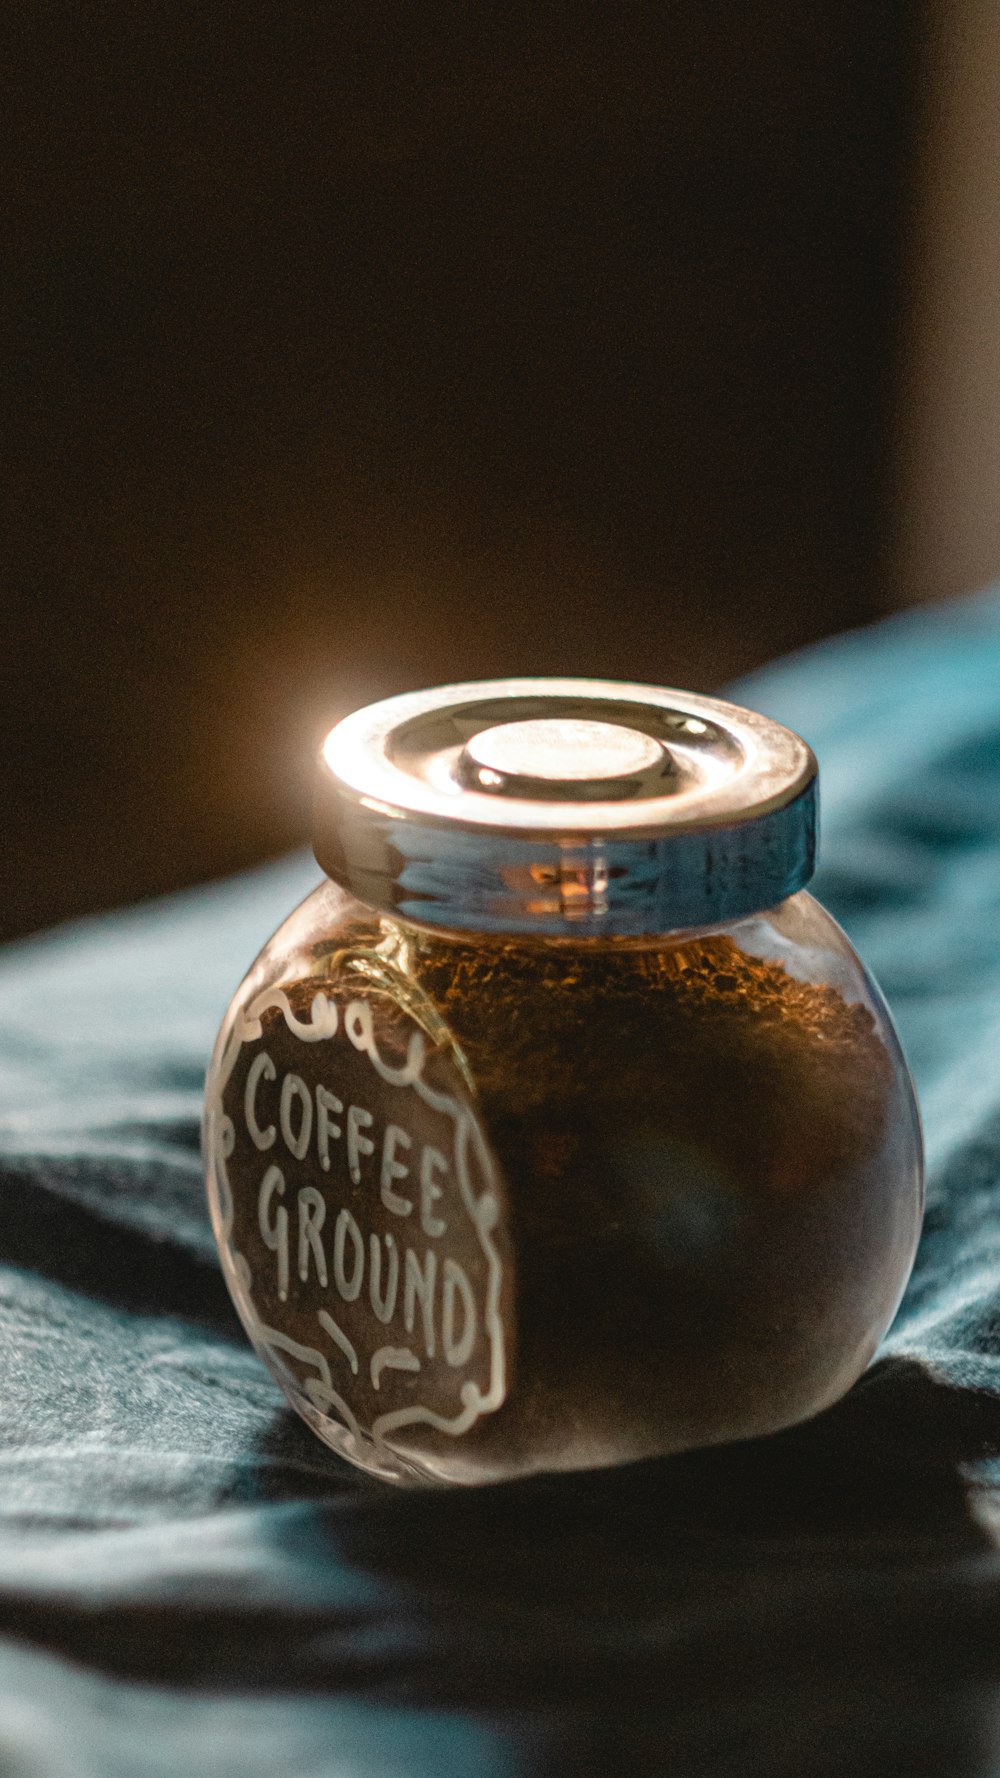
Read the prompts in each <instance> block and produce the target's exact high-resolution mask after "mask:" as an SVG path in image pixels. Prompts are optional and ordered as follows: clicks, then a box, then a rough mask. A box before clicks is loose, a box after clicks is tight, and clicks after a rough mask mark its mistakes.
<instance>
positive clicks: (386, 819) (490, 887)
mask: <svg viewBox="0 0 1000 1778" xmlns="http://www.w3.org/2000/svg"><path fill="white" fill-rule="evenodd" d="M816 771H817V768H816V761H815V759H814V757H813V754H812V752H811V751H810V749H809V748H808V747H807V746H806V743H805V742H804V741H803V740H801V739H800V738H799V736H798V735H796V734H793V733H792V731H791V730H790V729H787V728H783V727H782V725H781V724H780V723H777V722H772V721H771V720H770V719H769V718H768V717H765V716H759V715H757V714H756V713H755V712H754V711H752V710H744V709H741V708H740V707H739V706H738V705H736V704H728V703H724V702H723V701H722V700H721V699H719V698H707V697H700V696H696V695H695V694H694V693H691V692H683V691H668V690H665V689H663V688H662V687H660V686H654V685H626V684H619V683H617V682H616V681H614V680H606V679H497V680H482V681H479V682H474V683H471V684H466V685H444V686H438V687H436V688H435V689H434V690H432V691H420V692H412V693H407V694H405V695H404V696H402V697H395V698H386V699H384V700H383V701H382V702H381V703H378V704H370V705H368V706H367V707H366V708H365V709H363V710H356V711H355V712H354V714H353V715H351V716H347V717H345V718H344V720H343V721H342V722H340V723H338V724H337V726H336V728H334V729H332V730H331V732H330V734H329V735H328V736H327V738H326V741H325V743H324V745H323V749H322V753H321V756H320V766H319V782H318V788H317V796H316V811H315V832H314V844H315V851H316V857H317V859H318V860H319V863H320V864H321V865H322V867H323V869H324V870H325V871H326V873H327V874H328V876H331V877H333V878H334V880H335V881H336V882H338V883H341V884H342V885H343V886H344V887H345V888H346V889H349V890H350V891H351V893H352V894H354V895H356V896H357V897H358V898H359V900H361V901H365V902H368V903H370V904H372V905H374V906H375V907H378V908H382V909H385V910H387V911H391V912H394V913H398V914H401V915H403V916H405V917H406V918H407V919H410V920H416V921H419V922H421V923H422V924H424V925H427V926H434V927H446V928H450V929H453V930H468V929H473V930H476V931H483V932H511V933H513V932H540V933H549V934H551V935H556V936H558V935H560V934H562V935H566V934H576V935H578V936H581V935H584V934H599V933H632V934H636V935H639V934H644V933H645V934H651V933H656V932H669V931H672V930H677V929H678V928H681V927H690V926H710V925H714V924H717V923H719V922H722V921H726V920H732V919H737V918H739V917H741V916H742V915H745V914H750V913H753V912H755V911H758V910H760V909H762V908H767V907H773V906H774V905H775V904H776V903H777V902H779V901H782V900H784V898H785V896H786V895H791V894H792V893H794V891H795V890H797V889H801V888H802V887H803V885H804V884H805V883H807V882H808V881H809V878H810V877H811V875H812V872H813V866H814V861H815V842H816Z"/></svg>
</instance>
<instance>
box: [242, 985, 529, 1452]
mask: <svg viewBox="0 0 1000 1778" xmlns="http://www.w3.org/2000/svg"><path fill="white" fill-rule="evenodd" d="M315 989H316V984H315V982H312V983H306V984H301V985H300V986H299V987H297V988H295V987H292V988H288V989H278V988H271V989H267V990H265V991H264V992H263V993H261V994H260V995H259V996H258V997H257V998H256V999H255V1000H253V1001H252V1002H251V1003H250V1004H249V1005H248V1006H247V1007H246V1009H245V1010H243V1011H242V1012H241V1013H238V1014H237V1019H236V1024H235V1027H234V1029H233V1031H232V1033H231V1035H230V1037H229V1040H228V1043H227V1045H226V1048H225V1050H224V1053H223V1055H222V1057H221V1059H220V1062H219V1064H218V1067H217V1068H216V1070H215V1071H214V1073H213V1080H212V1085H211V1090H210V1097H209V1107H208V1141H209V1145H210V1149H211V1157H212V1161H213V1170H214V1176H215V1181H216V1203H215V1206H214V1208H215V1213H216V1222H217V1234H218V1237H219V1246H220V1251H221V1253H222V1257H223V1263H224V1266H225V1270H226V1274H227V1279H228V1282H229V1285H230V1289H231V1290H232V1292H233V1295H234V1298H235V1300H236V1302H237V1305H238V1307H239V1308H240V1312H241V1314H242V1316H243V1319H244V1321H245V1323H246V1325H247V1327H248V1330H249V1331H250V1333H251V1337H252V1338H253V1339H254V1341H255V1343H256V1344H257V1346H258V1347H259V1348H260V1349H261V1351H262V1352H263V1353H264V1355H265V1356H266V1357H267V1358H268V1359H269V1361H270V1362H271V1363H272V1364H274V1365H275V1367H276V1368H277V1369H278V1370H279V1371H280V1372H282V1373H283V1374H285V1375H288V1373H289V1372H291V1373H292V1374H293V1375H294V1378H295V1381H296V1384H297V1386H298V1388H299V1389H300V1390H304V1392H305V1394H306V1395H307V1396H308V1398H309V1400H310V1401H311V1402H312V1404H313V1406H314V1408H316V1409H317V1410H318V1411H319V1412H320V1413H321V1414H324V1415H326V1414H330V1415H332V1416H333V1417H334V1418H335V1419H338V1420H341V1421H342V1422H343V1423H344V1425H345V1426H346V1427H347V1428H348V1430H349V1434H350V1436H351V1438H352V1440H353V1441H354V1443H355V1444H356V1446H358V1447H359V1454H360V1448H361V1447H365V1448H368V1449H370V1448H371V1444H372V1443H374V1445H375V1446H376V1447H378V1446H379V1445H382V1444H384V1442H385V1441H386V1440H388V1439H390V1438H391V1437H392V1435H393V1434H394V1433H397V1434H398V1433H401V1432H402V1430H403V1429H404V1428H406V1427H414V1426H420V1425H425V1426H429V1427H434V1428H436V1429H437V1430H438V1431H439V1432H441V1433H446V1434H449V1435H450V1436H452V1437H458V1436H459V1435H460V1434H462V1433H464V1432H466V1431H467V1430H468V1429H469V1427H471V1426H472V1425H473V1424H474V1423H475V1421H476V1420H477V1419H478V1418H479V1417H480V1415H483V1414H488V1413H491V1412H493V1411H494V1410H495V1409H497V1408H498V1407H499V1406H500V1405H501V1403H502V1402H503V1400H504V1396H505V1392H506V1372H507V1353H506V1350H505V1339H504V1321H503V1313H502V1310H503V1302H504V1300H505V1297H506V1294H507V1293H508V1292H509V1289H510V1277H509V1273H510V1250H509V1246H508V1243H507V1238H506V1227H505V1218H504V1217H503V1215H502V1209H503V1202H502V1184H501V1181H500V1173H499V1169H498V1167H497V1164H496V1162H495V1160H494V1157H493V1155H492V1152H491V1150H490V1147H489V1144H488V1142H487V1140H486V1138H485V1136H484V1134H483V1131H482V1129H481V1128H480V1125H479V1121H478V1118H477V1116H476V1112H475V1109H474V1104H473V1099H472V1095H471V1092H470V1089H469V1087H468V1086H467V1084H466V1082H465V1080H464V1078H463V1075H462V1071H461V1065H460V1062H459V1059H458V1056H457V1053H456V1052H455V1050H454V1046H453V1045H452V1044H451V1042H450V1040H449V1039H448V1036H447V1033H446V1032H444V1031H443V1030H437V1029H432V1028H431V1023H430V1020H423V1021H421V1020H418V1018H417V1017H416V1016H414V1013H413V1012H412V1011H411V1010H410V1009H409V1007H405V1006H404V1005H402V1004H401V1003H400V993H399V991H398V990H397V989H395V988H394V985H393V984H392V983H391V982H390V981H387V980H386V979H385V977H384V976H382V977H381V978H380V977H377V976H376V977H372V976H369V979H364V978H363V977H360V978H353V979H352V978H351V977H350V976H348V977H347V980H346V983H345V985H344V986H341V985H340V984H339V983H337V982H334V983H332V984H331V983H329V982H324V984H323V987H322V990H320V991H315ZM434 1018H436V1015H434V1014H433V1010H432V1009H431V1020H433V1019H434ZM438 1024H440V1021H438ZM404 1443H405V1440H404Z"/></svg>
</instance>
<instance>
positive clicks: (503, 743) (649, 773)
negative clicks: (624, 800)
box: [458, 716, 676, 801]
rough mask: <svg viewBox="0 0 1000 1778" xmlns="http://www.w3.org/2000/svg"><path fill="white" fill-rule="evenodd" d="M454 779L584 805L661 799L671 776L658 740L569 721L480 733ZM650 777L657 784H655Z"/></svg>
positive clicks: (495, 792) (536, 720) (611, 725)
mask: <svg viewBox="0 0 1000 1778" xmlns="http://www.w3.org/2000/svg"><path fill="white" fill-rule="evenodd" d="M458 775H459V778H460V780H461V782H462V783H463V784H464V785H465V787H466V788H467V789H469V790H485V791H487V792H488V793H489V794H490V795H492V796H516V797H546V798H551V797H558V798H565V796H566V795H567V793H570V794H571V796H572V797H573V798H578V797H583V798H586V799H587V800H588V801H589V800H591V799H594V800H596V799H597V798H599V797H622V796H629V795H637V794H646V795H651V794H652V795H660V796H663V795H665V794H666V793H667V792H668V791H669V788H670V785H669V783H668V782H667V781H668V780H669V779H670V778H671V777H674V776H676V767H675V764H674V760H673V757H672V755H671V754H670V752H669V751H668V749H667V748H666V747H665V746H664V745H663V743H662V741H658V740H657V739H656V737H655V736H654V735H647V734H644V733H643V732H642V731H641V730H640V729H634V728H626V727H625V725H624V723H620V722H595V721H591V720H589V719H586V718H581V717H571V716H540V717H533V718H532V717H528V718H526V719H524V720H522V721H520V722H500V723H496V724H495V725H494V726H493V727H492V728H487V729H481V730H480V731H479V733H478V734H475V735H472V736H471V737H470V739H469V740H468V741H467V742H466V743H465V746H464V747H463V749H462V753H461V756H460V759H459V764H458ZM654 779H658V780H660V782H659V783H658V784H653V783H652V782H651V781H652V780H654Z"/></svg>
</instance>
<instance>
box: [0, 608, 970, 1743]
mask: <svg viewBox="0 0 1000 1778" xmlns="http://www.w3.org/2000/svg"><path fill="white" fill-rule="evenodd" d="M735 695H737V696H739V697H741V698H742V699H744V700H745V701H747V702H749V703H753V704H755V705H757V706H758V707H759V708H761V709H764V710H766V711H768V712H770V713H772V714H774V715H776V716H778V717H780V718H782V719H783V720H785V721H788V722H790V723H791V724H792V725H793V726H795V727H797V728H799V729H800V730H801V731H802V732H804V733H805V734H806V736H807V737H808V738H809V739H810V740H811V741H812V743H813V745H814V746H815V748H816V750H817V752H818V754H819V757H820V762H821V767H822V774H823V835H822V854H821V855H822V858H823V864H822V869H821V874H820V877H819V878H818V880H817V884H816V888H817V893H818V894H819V895H820V896H821V898H822V899H823V900H824V901H826V902H827V904H828V905H829V906H830V907H831V908H832V910H833V911H834V912H835V913H836V914H837V915H838V917H839V918H840V919H841V920H842V921H843V923H844V924H845V925H846V927H847V928H848V930H849V932H850V933H851V935H852V937H853V939H854V941H855V943H856V944H857V946H858V948H859V950H860V951H861V953H862V955H863V957H864V958H865V961H866V962H867V963H868V964H869V965H870V967H871V968H872V969H873V970H874V972H875V974H876V976H877V977H878V978H879V980H880V982H881V984H882V987H883V989H884V990H885V992H886V994H887V996H888V999H889V1001H890V1004H891V1006H892V1008H893V1010H894V1013H895V1015H896V1018H897V1021H898V1023H899V1026H900V1030H901V1032H902V1036H903V1039H904V1043H905V1044H906V1047H907V1049H908V1053H909V1056H910V1059H911V1062H912V1064H913V1067H914V1070H915V1073H916V1075H917V1079H918V1084H919V1087H920V1090H921V1094H922V1099H923V1106H924V1113H925V1120H926V1132H927V1141H928V1152H929V1163H930V1177H929V1198H928V1211H927V1223H926V1230H925V1235H924V1239H923V1242H922V1245H921V1249H920V1253H919V1257H918V1262H917V1267H916V1271H915V1273H914V1277H913V1280H912V1284H911V1287H910V1290H909V1292H908V1294H907V1297H906V1300H905V1303H904V1305H903V1309H902V1311H901V1313H900V1315H899V1317H898V1319H897V1322H896V1325H895V1327H894V1328H893V1330H892V1332H891V1334H890V1336H889V1338H888V1340H887V1341H886V1344H885V1347H884V1350H883V1352H882V1354H881V1355H880V1357H879V1359H878V1360H877V1361H876V1363H875V1364H874V1365H873V1366H872V1368H871V1369H870V1370H869V1372H868V1373H867V1375H866V1377H865V1378H864V1379H862V1381H861V1383H860V1384H859V1385H858V1386H857V1387H856V1388H855V1390H854V1391H852V1393H851V1395H850V1396H849V1397H848V1398H847V1400H846V1401H844V1402H843V1403H841V1404H839V1405H838V1407H836V1408H835V1409H833V1410H831V1411H830V1412H829V1413H827V1414H825V1415H823V1416H822V1417H821V1418H820V1419H819V1420H817V1421H814V1422H813V1423H812V1424H811V1425H809V1426H806V1427H801V1428H797V1429H795V1430H794V1431H791V1432H788V1433H783V1434H781V1435H779V1436H778V1437H776V1438H772V1439H767V1440H761V1441H758V1442H756V1443H753V1444H748V1445H745V1446H741V1447H736V1448H732V1449H729V1450H725V1451H715V1452H711V1453H699V1454H692V1455H691V1456H689V1457H683V1458H678V1459H673V1460H670V1461H666V1462H662V1463H651V1464H643V1465H639V1466H636V1467H634V1468H631V1469H627V1470H621V1471H616V1472H606V1473H604V1474H601V1475H596V1476H582V1477H561V1478H542V1479H539V1480H535V1481H531V1482H528V1483H523V1484H517V1485H514V1486H508V1487H496V1488H488V1489H484V1490H474V1491H471V1492H456V1493H453V1492H449V1491H442V1492H428V1493H424V1492H416V1493H406V1492H396V1491H392V1490H388V1489H384V1488H383V1487H381V1486H380V1485H378V1484H375V1483H370V1482H368V1481H366V1480H365V1479H364V1478H363V1477H361V1476H359V1475H357V1474H356V1473H354V1472H353V1471H348V1470H346V1469H345V1468H344V1467H342V1466H341V1465H339V1464H338V1463H337V1461H336V1460H335V1459H334V1458H333V1457H332V1456H330V1455H329V1454H328V1453H327V1452H325V1451H324V1449H323V1448H322V1447H321V1446H320V1445H319V1444H318V1443H317V1442H316V1441H315V1440H314V1439H313V1437H312V1435H311V1434H310V1433H309V1432H308V1431H307V1430H306V1429H305V1428H304V1427H303V1426H302V1425H301V1424H300V1422H299V1421H298V1420H297V1419H296V1418H295V1417H294V1416H293V1415H292V1414H291V1413H290V1412H289V1411H288V1410H286V1408H285V1407H284V1404H283V1401H282V1398H281V1396H280V1394H279V1392H278V1390H277V1389H276V1387H275V1386H274V1385H273V1384H272V1382H271V1381H270V1379H269V1377H268V1376H267V1374H266V1373H265V1372H264V1370H263V1369H262V1367H261V1365H260V1364H259V1362H258V1360H257V1359H256V1357H255V1356H254V1354H253V1352H252V1351H251V1349H250V1347H249V1346H248V1345H247V1343H246V1341H245V1339H244V1337H243V1335H242V1333H241V1330H240V1328H239V1326H238V1324H237V1322H236V1319H235V1316H234V1314H233V1312H232V1310H231V1308H230V1306H229V1302H228V1299H227V1296H226V1293H225V1290H224V1287H223V1285H222V1282H221V1278H220V1275H219V1272H218V1269H217V1265H216V1261H215V1254H214V1249H213V1244H212V1239H211V1235H210V1231H209V1228H208V1223H207V1218H206V1213H205V1209H204V1203H203V1196H202V1174H201V1163H200V1159H199V1154H198V1117H199V1110H200V1100H201V1087H202V1079H203V1073H204V1067H205V1062H206V1057H207V1053H208V1050H209V1047H210V1044H211V1040H212V1037H213V1035H214V1031H215V1028H216V1025H217V1023H218V1020H219V1018H220V1016H221V1014H222V1011H223V1009H224V1007H225V1004H226V1002H227V1000H228V998H229V996H230V994H231V992H232V989H233V987H234V986H235V983H236V981H237V980H238V978H239V977H240V975H241V974H242V972H243V969H244V968H245V966H246V965H247V964H248V962H249V961H250V960H251V959H252V957H253V956H254V955H255V953H256V951H257V950H258V949H259V947H260V945H261V943H262V941H263V940H264V938H265V937H266V936H267V934H268V932H269V930H271V929H272V928H273V927H274V926H275V925H276V924H277V923H278V922H279V921H280V920H281V919H282V918H283V917H284V915H285V913H286V912H287V911H288V910H289V909H290V908H291V906H292V905H293V904H294V903H295V902H296V901H297V900H298V899H300V898H301V896H302V895H304V894H305V893H306V892H307V891H308V889H309V888H310V887H311V886H312V884H313V883H314V881H315V880H316V878H317V871H316V867H315V865H314V864H313V863H312V862H311V861H310V860H309V859H307V858H305V857H301V856H299V857H294V858H291V859H288V860H285V861H283V862H282V863H280V864H277V865H275V866H272V867H270V868H268V869H265V870H262V871H258V872H256V873H254V874H253V875H250V876H246V877H243V878H241V879H239V880H237V881H234V882H229V883H223V884H218V885H215V886H212V887H210V888H208V889H204V890H200V891H198V892H197V893H193V894H185V895H181V896H177V897H173V898H171V899H169V900H167V901H163V902H160V903H157V904H155V905H152V906H148V907H141V908H138V909H134V910H132V911H129V912H127V913H124V914H118V915H115V916H113V917H111V918H105V919H101V920H96V921H91V922H87V923H85V924H79V925H76V926H73V927H70V928H66V929H63V930H60V931H56V932H54V933H52V934H48V935H46V936H44V937H43V938H41V939H38V940H33V941H31V942H29V943H25V944H21V945H18V946H15V947H11V948H10V949H8V950H7V952H6V953H5V954H4V955H3V957H2V958H0V1055H2V1077H0V1161H2V1168H3V1189H2V1193H0V1358H2V1379H3V1381H2V1394H0V1474H2V1495H0V1778H195V1775H197V1778H230V1775H232V1778H362V1775H365V1778H404V1775H405V1778H425V1775H426V1778H452V1775H454V1778H473V1775H475V1778H507V1775H508V1774H510V1775H515V1774H516V1775H520V1774H532V1775H537V1778H561V1775H562V1774H566V1775H569V1774H574V1775H576V1774H585V1773H591V1772H593V1773H601V1774H608V1778H617V1775H618V1774H625V1773H628V1774H636V1775H639V1778H644V1775H647V1774H648V1775H649V1778H653V1775H654V1774H655V1775H656V1778H660V1775H661V1774H666V1773H670V1774H671V1778H677V1775H681V1778H684V1775H685V1774H688V1773H691V1774H695V1773H697V1774H702V1773H706V1774H709V1775H710V1778H729V1775H732V1778H736V1774H739V1778H748V1775H749V1774H753V1778H758V1775H765V1778H767V1775H771V1774H774V1775H779V1774H780V1775H782V1778H784V1775H785V1774H787V1775H788V1778H792V1775H793V1774H794V1778H803V1775H811V1774H818V1775H820V1778H824V1775H825V1774H827V1773H829V1774H830V1775H831V1778H833V1775H834V1774H836V1778H844V1775H845V1774H856V1773H860V1774H867V1773H869V1772H871V1773H872V1774H874V1773H879V1774H885V1773H887V1772H895V1771H899V1772H905V1773H906V1774H907V1778H919V1775H920V1774H923V1773H927V1774H934V1778H962V1775H963V1774H969V1775H972V1774H980V1773H982V1774H986V1773H990V1772H993V1771H995V1770H1000V1558H998V1555H997V1550H996V1536H997V1528H998V1526H1000V1495H998V1494H997V1492H996V1490H995V1483H997V1482H998V1481H1000V1470H998V1468H997V1465H998V1463H1000V597H998V596H997V595H996V594H987V595H984V596H981V597H979V598H977V599H974V600H970V601H967V602H965V603H963V604H958V605H952V606H948V607H944V608H940V609H935V610H929V611H924V612H920V613H918V614H913V615H908V616H906V617H904V618H900V619H897V620H894V621H893V622H891V623H889V624H886V625H884V626H882V627H881V628H879V629H876V630H873V631H868V632H865V633H861V634H858V635H854V636H848V637H845V638H841V639H838V640H836V641H833V642H830V643H827V644H824V645H822V646H821V647H819V648H815V649H812V650H810V651H808V652H807V653H805V654H803V655H802V656H800V657H798V658H796V659H793V660H791V661H788V662H784V663H781V664H779V665H778V666H776V667H774V668H772V669H770V670H768V671H766V672H764V673H761V674H759V675H757V676H756V677H755V678H753V679H752V680H748V681H747V682H746V683H745V684H743V685H741V686H739V687H737V688H736V694H735Z"/></svg>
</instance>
